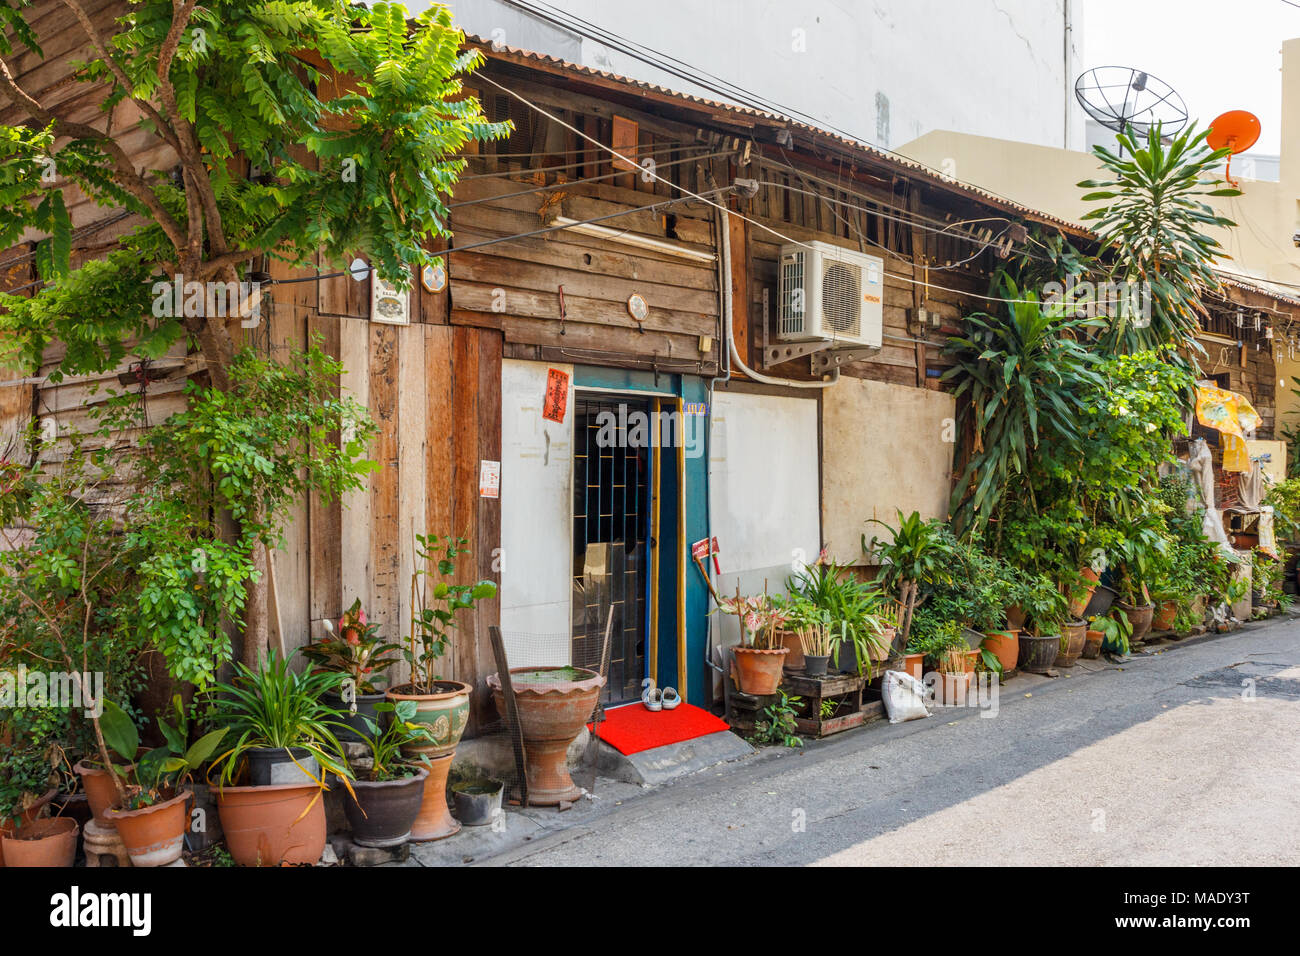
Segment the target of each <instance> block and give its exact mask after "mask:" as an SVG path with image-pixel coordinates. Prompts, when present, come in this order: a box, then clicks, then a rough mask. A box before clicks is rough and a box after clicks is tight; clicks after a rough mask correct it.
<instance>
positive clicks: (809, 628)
mask: <svg viewBox="0 0 1300 956" xmlns="http://www.w3.org/2000/svg"><path fill="white" fill-rule="evenodd" d="M786 619H787V622H788V625H789V626H790V627H792V628H793V629H794V631H795V633H796V634H797V635H798V636H799V645H800V648H799V649H800V651H802V655H803V672H804V673H805V674H807V675H808V676H809V677H823V676H825V674H826V668H827V665H828V664H829V663H830V659H831V657H832V656H834V654H835V651H836V649H837V648H838V647H839V644H840V642H841V641H842V640H843V638H844V633H845V631H846V630H847V626H846V625H845V624H844V622H840V625H841V626H840V632H839V633H838V634H832V633H831V625H832V621H831V613H830V611H828V610H827V609H826V608H823V607H818V606H817V605H816V604H814V603H813V602H812V601H810V600H808V599H807V598H806V597H804V596H803V595H795V597H794V598H793V599H792V600H791V601H790V602H789V603H788V604H787V605H786Z"/></svg>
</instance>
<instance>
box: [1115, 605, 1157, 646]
mask: <svg viewBox="0 0 1300 956" xmlns="http://www.w3.org/2000/svg"><path fill="white" fill-rule="evenodd" d="M1119 609H1120V612H1121V613H1122V614H1123V615H1124V616H1125V617H1126V618H1128V622H1129V624H1131V625H1132V626H1133V633H1132V635H1130V636H1129V639H1128V642H1129V644H1137V643H1139V642H1141V641H1144V640H1146V636H1147V634H1149V633H1150V632H1151V620H1152V618H1153V617H1154V616H1155V613H1156V608H1155V605H1154V604H1148V605H1147V606H1146V607H1134V606H1133V605H1131V604H1125V603H1124V602H1123V601H1120V602H1119Z"/></svg>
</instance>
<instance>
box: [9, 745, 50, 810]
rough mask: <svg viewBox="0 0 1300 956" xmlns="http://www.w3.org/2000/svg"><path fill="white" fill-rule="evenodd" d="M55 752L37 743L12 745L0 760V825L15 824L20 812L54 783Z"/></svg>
mask: <svg viewBox="0 0 1300 956" xmlns="http://www.w3.org/2000/svg"><path fill="white" fill-rule="evenodd" d="M58 765H59V751H58V750H57V748H55V747H53V746H41V745H40V744H39V743H28V742H15V743H13V744H11V745H10V746H9V747H6V748H5V751H4V755H3V757H0V825H3V824H6V823H16V822H17V821H18V819H19V817H20V816H21V814H22V811H23V810H24V809H26V808H27V807H29V806H31V805H32V803H33V802H34V801H35V800H37V799H39V798H40V797H42V796H44V795H45V793H46V791H47V790H49V789H50V787H52V786H54V785H55V784H56V783H57V782H58V775H57V773H56V772H55V770H56V768H57V767H58Z"/></svg>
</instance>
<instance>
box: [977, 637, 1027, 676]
mask: <svg viewBox="0 0 1300 956" xmlns="http://www.w3.org/2000/svg"><path fill="white" fill-rule="evenodd" d="M1019 634H1020V628H1018V627H1008V628H1003V629H1002V630H1000V631H985V633H984V643H983V645H982V646H983V647H984V648H985V649H986V650H988V651H989V652H990V653H992V654H993V656H994V657H996V658H997V659H998V663H999V664H1001V665H1002V671H1003V673H1009V672H1011V671H1013V670H1015V669H1016V660H1017V658H1019V657H1020V638H1019Z"/></svg>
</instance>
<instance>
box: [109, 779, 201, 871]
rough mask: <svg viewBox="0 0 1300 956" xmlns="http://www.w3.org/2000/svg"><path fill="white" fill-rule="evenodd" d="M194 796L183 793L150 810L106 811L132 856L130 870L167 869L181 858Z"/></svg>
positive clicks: (143, 808) (149, 808)
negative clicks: (153, 867) (167, 866)
mask: <svg viewBox="0 0 1300 956" xmlns="http://www.w3.org/2000/svg"><path fill="white" fill-rule="evenodd" d="M193 796H194V795H193V794H192V793H190V791H189V790H182V791H181V792H180V793H178V794H176V796H174V797H172V798H171V799H170V800H164V801H163V802H162V803H155V804H154V805H153V806H151V807H142V808H141V809H139V810H117V809H113V810H109V811H108V818H109V819H110V820H111V821H113V823H114V825H115V826H116V827H117V834H118V836H120V837H121V838H122V842H123V843H124V844H125V845H126V852H127V853H129V854H130V855H131V865H132V866H166V865H167V864H168V863H175V862H176V861H177V860H179V859H180V858H181V850H183V849H184V848H185V831H186V830H187V829H189V824H190V812H189V807H190V800H191V799H192V798H193Z"/></svg>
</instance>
